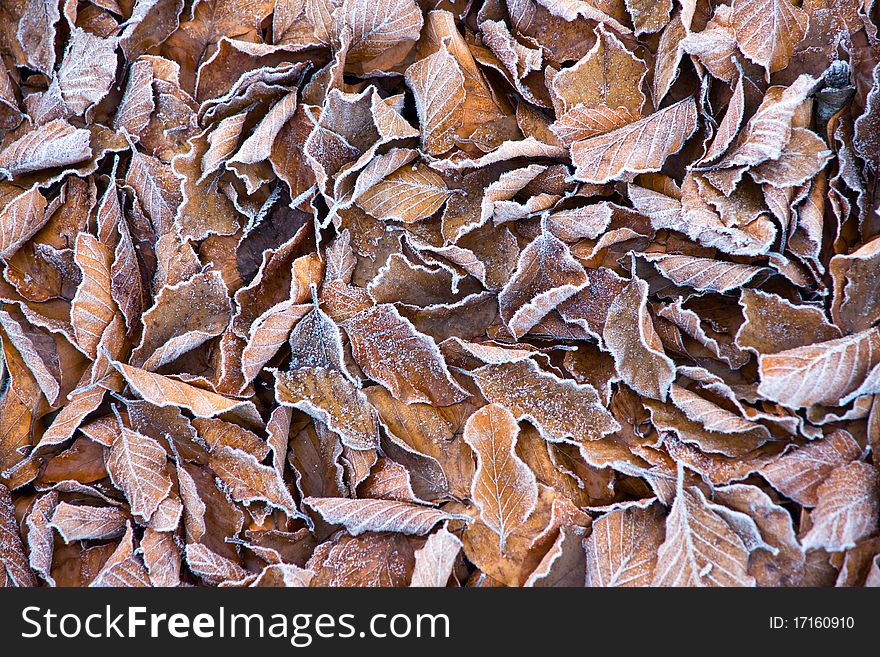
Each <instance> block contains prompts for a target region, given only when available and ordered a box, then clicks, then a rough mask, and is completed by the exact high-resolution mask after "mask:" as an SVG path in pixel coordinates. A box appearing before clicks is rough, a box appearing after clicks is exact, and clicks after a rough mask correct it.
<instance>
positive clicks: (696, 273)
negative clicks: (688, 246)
mask: <svg viewBox="0 0 880 657" xmlns="http://www.w3.org/2000/svg"><path fill="white" fill-rule="evenodd" d="M642 257H643V258H644V259H645V260H647V261H648V262H650V263H651V264H653V265H654V266H655V267H656V268H657V271H659V272H660V273H661V274H663V276H664V277H666V278H668V279H669V280H670V281H672V282H673V283H675V284H676V285H683V286H687V287H691V288H693V289H695V290H697V291H699V292H722V293H723V292H730V291H731V290H736V289H737V288H740V287H742V286H743V285H745V284H746V283H748V282H749V281H751V280H753V279H755V278H756V277H757V276H758V275H759V274H762V273H767V269H766V268H764V267H756V266H755V265H743V264H738V263H733V262H724V261H721V260H712V259H710V258H696V257H694V256H688V255H675V254H670V253H645V254H643V255H642Z"/></svg>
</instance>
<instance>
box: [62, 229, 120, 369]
mask: <svg viewBox="0 0 880 657" xmlns="http://www.w3.org/2000/svg"><path fill="white" fill-rule="evenodd" d="M73 257H74V261H75V262H76V264H77V266H78V267H79V269H80V271H81V272H82V283H80V285H79V287H78V288H77V290H76V296H75V297H74V298H73V301H72V302H71V304H70V321H71V324H73V331H74V334H75V335H76V341H77V343H78V344H79V346H80V348H82V349H83V351H85V352H86V353H88V354H89V355H91V356H93V357H94V356H97V348H98V343H99V342H100V341H101V336H102V335H103V334H104V329H106V328H107V327H108V326H109V325H110V322H112V321H113V318H114V317H115V315H116V304H114V303H113V298H112V297H111V295H110V289H111V281H110V277H111V273H110V270H111V266H112V265H111V263H112V257H113V256H112V253H111V251H110V249H108V248H107V247H106V246H104V245H103V244H101V243H100V242H99V241H98V240H97V239H95V238H94V237H92V236H91V235H89V234H87V233H80V234H79V235H77V238H76V247H75V248H74V255H73Z"/></svg>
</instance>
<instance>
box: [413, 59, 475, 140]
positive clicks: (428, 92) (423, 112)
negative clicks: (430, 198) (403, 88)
mask: <svg viewBox="0 0 880 657" xmlns="http://www.w3.org/2000/svg"><path fill="white" fill-rule="evenodd" d="M406 81H407V84H408V85H409V86H410V88H411V89H412V91H413V95H414V96H415V100H416V108H417V109H418V113H419V122H420V124H421V126H422V148H424V149H425V151H426V152H427V153H430V154H431V155H441V154H443V153H445V152H446V151H448V150H449V149H450V148H452V146H453V144H454V143H455V141H454V138H455V132H456V130H458V128H459V126H460V125H461V122H462V121H463V119H464V100H465V86H464V83H465V78H464V75H463V74H462V72H461V69H460V68H459V66H458V62H457V61H456V59H455V58H454V57H453V56H452V55H451V54H450V52H449V46H448V45H447V44H446V43H443V44H442V45H441V47H440V48H439V49H438V50H437V52H435V53H434V54H432V55H429V56H428V57H426V58H425V59H422V60H419V61H418V62H416V63H415V64H413V65H412V66H410V67H409V68H408V69H407V70H406Z"/></svg>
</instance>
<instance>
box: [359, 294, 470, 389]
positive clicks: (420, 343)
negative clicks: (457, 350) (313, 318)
mask: <svg viewBox="0 0 880 657" xmlns="http://www.w3.org/2000/svg"><path fill="white" fill-rule="evenodd" d="M342 326H343V328H344V329H345V332H346V334H347V335H348V338H349V340H351V350H352V355H353V356H354V359H355V360H356V361H357V363H358V365H360V366H361V368H362V369H363V370H364V373H365V374H366V375H367V376H369V377H370V378H372V379H374V380H376V381H378V382H379V383H382V384H383V385H385V386H386V387H387V388H388V389H389V390H390V391H391V394H393V395H394V396H395V397H396V398H397V399H400V400H401V401H405V402H406V403H408V404H411V403H414V402H431V403H434V404H437V405H438V406H448V405H450V404H454V403H455V402H459V401H461V400H462V399H464V398H465V396H466V395H465V392H464V391H463V390H462V389H461V388H460V387H459V386H458V384H457V383H456V382H455V381H454V380H453V379H452V376H451V375H450V374H449V369H448V368H447V367H446V362H445V361H444V360H443V355H442V354H441V353H440V350H439V349H438V348H437V345H436V343H435V342H434V341H433V340H432V339H431V338H430V337H429V336H427V335H424V334H423V333H420V332H419V331H417V330H416V328H415V326H413V324H412V323H411V322H410V321H409V320H407V319H406V318H404V317H402V316H401V315H400V313H399V312H398V310H397V309H396V308H395V307H394V306H392V305H391V304H380V305H378V306H374V307H372V308H369V309H367V310H363V311H361V312H359V313H357V314H356V315H355V316H354V317H351V318H350V319H348V320H347V321H345V322H344V323H343V325H342Z"/></svg>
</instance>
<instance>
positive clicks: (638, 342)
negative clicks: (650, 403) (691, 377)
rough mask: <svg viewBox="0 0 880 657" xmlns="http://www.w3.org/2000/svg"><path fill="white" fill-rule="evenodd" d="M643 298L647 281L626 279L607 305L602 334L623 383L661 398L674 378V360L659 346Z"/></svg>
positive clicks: (646, 299)
mask: <svg viewBox="0 0 880 657" xmlns="http://www.w3.org/2000/svg"><path fill="white" fill-rule="evenodd" d="M647 301H648V284H647V283H645V282H644V281H642V280H640V279H637V278H636V279H633V280H632V281H630V282H629V283H628V284H627V285H626V287H625V288H623V290H622V291H621V293H620V294H619V295H618V296H617V297H616V298H615V299H614V301H612V302H611V306H610V307H609V308H608V319H607V321H606V324H605V330H604V331H603V334H602V338H603V340H604V341H605V345H606V346H607V348H608V350H609V351H610V352H611V355H612V356H614V366H615V368H616V369H617V373H618V375H620V377H621V378H622V379H623V380H624V381H625V382H626V383H627V385H629V386H630V387H631V388H632V389H633V390H635V391H636V392H638V393H639V394H641V395H644V396H646V397H650V398H652V399H660V400H662V401H665V400H666V394H667V393H668V392H669V387H670V386H671V385H672V381H673V380H674V379H675V363H674V362H673V361H672V359H671V358H669V356H667V355H666V353H665V352H664V350H663V343H662V342H661V341H660V336H659V335H657V332H656V331H655V330H654V323H653V321H652V320H651V316H650V315H649V314H648V306H647Z"/></svg>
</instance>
